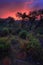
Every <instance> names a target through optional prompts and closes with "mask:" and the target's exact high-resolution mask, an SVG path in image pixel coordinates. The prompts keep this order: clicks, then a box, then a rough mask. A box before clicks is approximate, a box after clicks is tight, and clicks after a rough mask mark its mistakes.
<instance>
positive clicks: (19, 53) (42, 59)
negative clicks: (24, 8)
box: [0, 9, 43, 65]
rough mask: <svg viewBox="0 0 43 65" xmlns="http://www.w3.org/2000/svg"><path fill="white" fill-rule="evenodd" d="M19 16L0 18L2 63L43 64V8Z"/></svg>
mask: <svg viewBox="0 0 43 65" xmlns="http://www.w3.org/2000/svg"><path fill="white" fill-rule="evenodd" d="M17 16H18V17H19V18H22V20H14V19H13V18H12V17H8V18H6V19H1V18H0V65H43V9H41V10H38V11H33V12H30V14H29V15H26V13H23V14H22V13H20V12H18V13H17ZM38 18H39V19H38Z"/></svg>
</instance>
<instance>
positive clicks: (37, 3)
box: [0, 0, 43, 19]
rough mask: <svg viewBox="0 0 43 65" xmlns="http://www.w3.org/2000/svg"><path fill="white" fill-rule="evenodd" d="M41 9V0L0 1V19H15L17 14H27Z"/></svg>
mask: <svg viewBox="0 0 43 65" xmlns="http://www.w3.org/2000/svg"><path fill="white" fill-rule="evenodd" d="M41 8H43V1H42V0H0V18H7V17H9V16H10V17H13V18H14V19H18V18H17V17H16V13H17V12H21V13H23V12H26V13H29V11H30V10H31V11H32V10H37V9H41Z"/></svg>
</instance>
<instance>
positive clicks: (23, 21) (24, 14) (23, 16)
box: [17, 12, 28, 28]
mask: <svg viewBox="0 0 43 65" xmlns="http://www.w3.org/2000/svg"><path fill="white" fill-rule="evenodd" d="M17 16H18V17H21V18H22V22H21V28H24V25H25V18H26V17H27V18H28V15H26V13H23V14H22V13H19V12H18V13H17Z"/></svg>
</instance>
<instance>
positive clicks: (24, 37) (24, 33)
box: [19, 30, 27, 39]
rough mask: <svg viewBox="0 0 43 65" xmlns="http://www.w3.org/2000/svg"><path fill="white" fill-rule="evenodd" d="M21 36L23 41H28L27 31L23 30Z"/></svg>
mask: <svg viewBox="0 0 43 65" xmlns="http://www.w3.org/2000/svg"><path fill="white" fill-rule="evenodd" d="M19 36H20V37H21V38H22V39H26V36H27V31H25V30H22V31H21V32H20V33H19Z"/></svg>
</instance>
